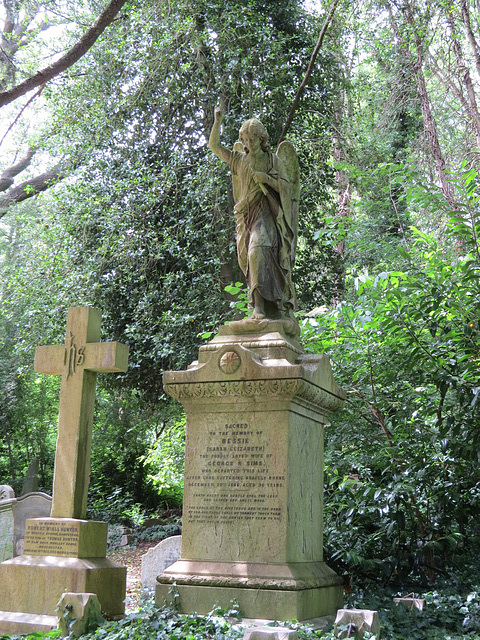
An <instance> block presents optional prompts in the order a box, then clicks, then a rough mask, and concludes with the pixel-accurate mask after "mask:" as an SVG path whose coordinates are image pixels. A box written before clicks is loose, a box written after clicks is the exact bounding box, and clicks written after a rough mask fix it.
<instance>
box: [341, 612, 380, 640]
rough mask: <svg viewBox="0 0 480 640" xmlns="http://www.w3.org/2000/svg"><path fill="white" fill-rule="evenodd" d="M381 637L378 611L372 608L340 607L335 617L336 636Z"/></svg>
mask: <svg viewBox="0 0 480 640" xmlns="http://www.w3.org/2000/svg"><path fill="white" fill-rule="evenodd" d="M366 633H368V634H371V635H369V636H368V637H371V636H375V638H379V637H380V619H379V617H378V611H371V610H370V609H339V610H338V611H337V617H336V619H335V627H334V636H335V638H363V637H364V636H365V634H366Z"/></svg>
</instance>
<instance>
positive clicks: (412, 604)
mask: <svg viewBox="0 0 480 640" xmlns="http://www.w3.org/2000/svg"><path fill="white" fill-rule="evenodd" d="M393 601H394V603H395V604H396V605H397V607H398V605H399V604H401V605H402V606H403V607H407V609H410V611H412V609H417V611H423V607H424V606H425V598H415V596H414V595H413V594H410V595H408V596H403V597H402V598H394V599H393Z"/></svg>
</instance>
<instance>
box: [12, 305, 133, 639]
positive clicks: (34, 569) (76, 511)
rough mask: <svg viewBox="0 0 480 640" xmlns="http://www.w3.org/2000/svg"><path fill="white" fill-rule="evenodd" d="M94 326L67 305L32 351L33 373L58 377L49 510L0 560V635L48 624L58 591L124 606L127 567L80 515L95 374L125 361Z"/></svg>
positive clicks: (92, 315)
mask: <svg viewBox="0 0 480 640" xmlns="http://www.w3.org/2000/svg"><path fill="white" fill-rule="evenodd" d="M100 325H101V314H100V311H99V310H98V309H92V308H90V307H77V308H72V309H69V311H68V317H67V330H66V337H65V343H64V344H60V345H54V346H42V347H37V350H36V353H35V370H36V371H37V372H39V373H44V374H51V375H61V376H62V384H61V389H60V410H59V416H58V437H57V445H56V451H55V469H54V479H53V501H52V512H51V517H50V518H31V519H29V520H27V522H26V526H25V546H24V551H23V555H22V556H20V557H17V558H12V559H11V560H6V561H5V562H3V563H2V564H0V584H1V587H2V588H1V589H0V635H1V634H16V633H25V632H26V631H24V630H23V629H25V628H26V625H27V622H28V625H29V629H28V630H29V631H42V630H45V629H49V628H51V622H52V619H54V618H55V611H56V607H57V604H58V601H59V599H60V596H61V595H62V593H64V592H65V591H67V592H82V593H95V594H96V595H97V596H98V599H99V601H100V604H101V607H102V610H103V611H104V612H105V613H106V614H107V615H108V616H109V617H116V616H121V615H122V614H123V613H124V611H125V604H124V600H125V591H126V568H125V567H120V566H118V565H116V564H115V563H113V562H111V561H110V560H108V559H107V558H106V548H107V528H108V525H107V523H106V522H93V521H88V520H86V519H85V515H86V505H87V494H88V485H89V477H90V455H91V443H92V424H93V412H94V404H95V385H96V377H97V373H107V372H117V371H126V370H127V362H128V347H126V346H125V345H122V344H119V343H116V342H99V340H100ZM20 629H22V630H21V631H20Z"/></svg>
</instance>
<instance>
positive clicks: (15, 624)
mask: <svg viewBox="0 0 480 640" xmlns="http://www.w3.org/2000/svg"><path fill="white" fill-rule="evenodd" d="M57 624H58V618H57V616H44V615H40V614H36V613H22V612H21V611H0V634H5V635H12V634H15V635H19V634H22V633H35V632H42V631H50V630H51V629H54V628H55V627H56V626H57Z"/></svg>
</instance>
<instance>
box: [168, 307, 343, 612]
mask: <svg viewBox="0 0 480 640" xmlns="http://www.w3.org/2000/svg"><path fill="white" fill-rule="evenodd" d="M164 389H165V391H166V392H167V393H169V394H170V395H172V396H173V397H174V398H176V399H178V400H180V402H182V404H183V405H184V406H185V409H186V413H187V444H186V452H185V482H184V504H183V527H182V554H181V559H180V560H179V561H177V562H176V563H175V564H174V565H173V566H171V567H169V568H168V569H166V570H165V571H164V572H163V573H162V574H161V575H159V576H158V578H157V582H158V584H157V587H156V602H157V604H159V605H161V604H163V603H164V602H171V601H172V598H173V594H172V590H174V591H175V592H176V595H177V596H178V597H177V598H176V599H175V602H176V605H177V606H179V609H180V611H182V612H191V611H197V612H199V613H207V612H209V611H211V610H212V608H213V607H214V606H215V605H216V604H219V605H220V606H221V607H222V608H226V609H228V608H229V606H230V602H231V601H232V600H235V601H237V602H238V604H239V608H240V610H241V611H242V612H243V615H244V616H245V617H246V618H261V619H277V620H287V619H297V620H306V619H311V618H317V617H321V616H325V615H331V614H334V613H335V612H336V610H337V609H338V608H339V607H341V606H342V605H343V587H342V579H341V578H340V577H339V576H337V575H336V574H335V572H334V571H332V570H331V569H330V568H329V567H328V566H327V565H326V564H325V562H324V561H323V536H322V532H323V525H322V511H323V509H322V493H323V473H324V468H323V428H324V424H325V423H326V422H327V420H328V416H329V414H330V413H331V412H333V411H336V410H337V409H339V408H340V407H341V406H342V405H343V402H344V398H345V394H344V392H343V390H342V389H341V388H340V387H339V386H338V385H337V384H336V383H335V382H334V380H333V376H332V371H331V367H330V364H329V361H328V358H327V357H326V356H321V355H307V354H305V353H304V351H303V349H302V348H301V346H300V344H299V343H298V342H297V341H296V339H295V338H294V337H292V336H289V335H287V334H286V332H285V330H284V323H283V322H282V321H279V322H276V321H275V320H269V319H260V320H254V319H253V320H250V321H249V322H248V323H244V324H243V325H242V323H238V324H235V325H234V326H233V328H232V326H231V325H228V326H224V327H221V328H220V332H219V335H218V336H217V337H216V338H214V339H213V340H212V341H211V342H210V343H209V344H207V345H205V346H203V347H201V348H200V353H199V360H198V361H197V362H194V363H192V365H190V367H189V368H188V369H187V370H186V371H179V372H166V373H165V374H164Z"/></svg>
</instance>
